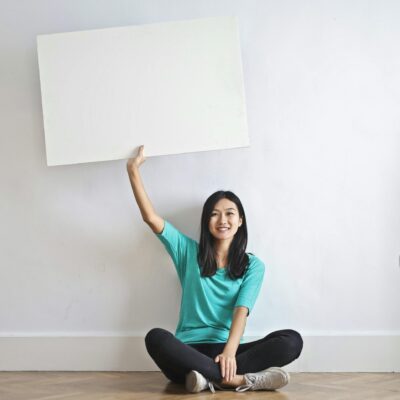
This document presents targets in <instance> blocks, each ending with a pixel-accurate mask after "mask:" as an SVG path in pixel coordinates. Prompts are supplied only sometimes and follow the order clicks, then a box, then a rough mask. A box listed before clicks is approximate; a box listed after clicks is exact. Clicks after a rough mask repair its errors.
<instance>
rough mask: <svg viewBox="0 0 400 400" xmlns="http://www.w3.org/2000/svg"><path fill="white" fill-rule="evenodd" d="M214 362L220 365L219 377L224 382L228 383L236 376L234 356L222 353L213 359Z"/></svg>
mask: <svg viewBox="0 0 400 400" xmlns="http://www.w3.org/2000/svg"><path fill="white" fill-rule="evenodd" d="M215 362H219V363H220V365H221V375H222V377H223V378H224V379H225V380H226V381H230V380H231V379H233V378H234V377H235V375H236V358H235V354H231V353H225V352H222V353H221V354H218V355H217V356H216V357H215Z"/></svg>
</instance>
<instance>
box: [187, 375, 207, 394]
mask: <svg viewBox="0 0 400 400" xmlns="http://www.w3.org/2000/svg"><path fill="white" fill-rule="evenodd" d="M202 379H204V378H203V377H202V376H201V374H200V373H199V372H197V371H194V370H193V371H190V372H189V373H188V374H187V375H186V381H185V387H186V390H187V391H188V392H190V393H198V392H201V391H202V390H204V389H205V388H202V387H201V385H200V382H201V380H202Z"/></svg>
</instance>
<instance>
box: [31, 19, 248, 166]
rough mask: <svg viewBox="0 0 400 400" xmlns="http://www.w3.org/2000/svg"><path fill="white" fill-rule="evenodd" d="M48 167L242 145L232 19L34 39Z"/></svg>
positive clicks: (238, 62)
mask: <svg viewBox="0 0 400 400" xmlns="http://www.w3.org/2000/svg"><path fill="white" fill-rule="evenodd" d="M37 45H38V60H39V72H40V85H41V93H42V108H43V119H44V131H45V142H46V154H47V165H49V166H50V165H62V164H76V163H85V162H93V161H106V160H118V159H125V158H128V157H132V155H133V154H132V152H133V149H134V148H137V147H138V146H139V145H141V144H144V145H145V155H146V156H155V155H165V154H178V153H188V152H195V151H206V150H217V149H227V148H235V147H247V146H249V139H248V132H247V122H246V108H245V96H244V86H243V76H242V65H241V56H240V45H239V35H238V28H237V20H236V18H235V17H213V18H206V19H195V20H189V21H177V22H164V23H157V24H149V25H139V26H128V27H118V28H107V29H96V30H89V31H79V32H67V33H55V34H49V35H39V36H38V37H37Z"/></svg>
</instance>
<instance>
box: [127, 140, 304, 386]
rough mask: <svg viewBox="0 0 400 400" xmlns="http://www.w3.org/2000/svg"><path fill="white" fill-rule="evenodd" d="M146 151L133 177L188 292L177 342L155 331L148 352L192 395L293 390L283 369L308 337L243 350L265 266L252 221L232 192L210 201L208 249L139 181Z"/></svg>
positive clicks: (289, 334) (205, 218) (276, 336)
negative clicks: (251, 247)
mask: <svg viewBox="0 0 400 400" xmlns="http://www.w3.org/2000/svg"><path fill="white" fill-rule="evenodd" d="M143 151H144V148H143V146H141V147H140V149H139V154H138V155H137V157H135V158H132V159H129V161H128V163H127V169H128V173H129V178H130V182H131V184H132V189H133V192H134V195H135V199H136V201H137V203H138V206H139V209H140V212H141V214H142V217H143V220H144V221H145V222H146V223H147V224H148V225H149V226H150V228H151V229H152V230H153V232H154V233H155V235H156V237H158V239H159V240H160V241H161V242H162V243H163V245H164V247H165V249H166V251H167V252H168V254H169V255H170V256H171V258H172V261H173V263H174V266H175V269H176V272H177V274H178V278H179V280H180V283H181V286H182V301H181V310H180V314H179V322H178V325H177V328H176V331H175V335H173V334H172V333H171V332H169V331H167V330H166V329H163V328H153V329H151V330H150V331H149V332H148V333H147V335H146V337H145V344H146V349H147V351H148V353H149V355H150V356H151V358H152V359H153V360H154V362H155V363H156V364H157V365H158V367H159V368H160V369H161V371H162V372H163V373H164V375H165V376H166V377H167V378H168V379H170V380H171V381H173V382H176V383H185V385H186V388H187V390H188V391H189V392H200V391H202V390H205V389H210V390H212V391H215V389H214V386H215V387H216V388H217V389H222V390H223V389H227V388H228V389H231V390H232V389H233V388H235V389H233V390H236V391H245V390H275V389H278V388H280V387H282V386H284V385H286V384H287V383H288V382H289V374H288V373H287V372H286V371H284V370H283V369H281V368H280V367H281V366H283V365H286V364H288V363H290V362H292V361H293V360H294V359H296V358H297V357H299V355H300V353H301V351H302V346H303V341H302V338H301V336H300V334H299V333H298V332H296V331H294V330H291V329H286V330H281V331H275V332H272V333H270V334H269V335H267V336H265V337H263V338H262V339H260V340H257V341H254V342H248V343H243V332H244V328H245V325H246V321H247V317H248V316H249V314H250V313H251V311H252V309H253V306H254V304H255V302H256V299H257V297H258V294H259V292H260V289H261V286H262V283H263V279H264V273H265V265H264V263H263V262H262V261H261V260H260V259H259V258H258V257H257V256H255V255H254V254H252V253H246V247H247V225H246V215H245V212H244V209H243V206H242V203H241V201H240V200H239V198H238V197H237V196H236V195H235V194H234V193H232V192H231V191H223V190H220V191H217V192H215V193H213V194H212V195H211V196H209V197H208V199H207V200H206V202H205V203H204V206H203V211H202V215H201V234H200V241H199V242H197V241H196V240H194V239H192V238H190V237H189V236H187V235H185V234H184V233H182V232H181V231H180V230H179V229H178V228H176V227H175V226H174V224H172V223H171V222H170V221H166V220H164V219H163V218H161V217H160V216H159V215H157V213H156V212H155V210H154V209H153V206H152V205H151V202H150V200H149V198H148V197H147V194H146V192H145V190H144V187H143V183H142V181H141V178H140V174H139V166H140V165H141V164H142V163H143V162H144V160H145V158H144V154H143Z"/></svg>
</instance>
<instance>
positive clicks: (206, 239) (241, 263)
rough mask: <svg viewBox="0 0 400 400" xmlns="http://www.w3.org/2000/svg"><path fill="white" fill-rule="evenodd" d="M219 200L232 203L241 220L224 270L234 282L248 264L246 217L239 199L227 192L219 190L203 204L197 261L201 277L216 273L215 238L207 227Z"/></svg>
mask: <svg viewBox="0 0 400 400" xmlns="http://www.w3.org/2000/svg"><path fill="white" fill-rule="evenodd" d="M221 199H228V200H230V201H232V202H234V203H235V204H236V206H237V208H238V211H239V218H242V225H241V226H240V227H239V229H238V230H237V232H236V234H235V236H234V237H233V239H232V242H231V245H230V247H229V252H228V265H227V268H226V270H227V274H228V276H229V277H230V278H231V279H233V280H234V279H238V278H241V277H242V276H243V274H244V272H245V270H246V267H247V265H248V263H249V256H248V255H247V254H246V246H247V225H246V215H245V213H244V209H243V206H242V203H241V201H240V200H239V198H238V197H237V196H236V195H235V194H234V193H232V192H231V191H229V190H227V191H225V190H219V191H217V192H215V193H213V194H212V195H211V196H210V197H209V198H208V199H207V200H206V202H205V203H204V206H203V212H202V214H201V233H200V242H199V254H198V256H197V261H198V264H199V266H200V270H201V276H203V277H206V276H213V275H214V274H215V273H216V272H217V268H218V266H217V260H216V257H215V252H214V241H215V238H214V236H213V235H212V234H211V232H210V229H209V226H208V225H209V221H210V218H211V214H212V212H213V210H214V206H215V204H216V203H217V202H218V201H219V200H221ZM250 254H251V253H250Z"/></svg>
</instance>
